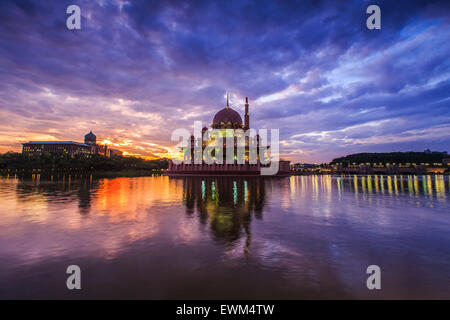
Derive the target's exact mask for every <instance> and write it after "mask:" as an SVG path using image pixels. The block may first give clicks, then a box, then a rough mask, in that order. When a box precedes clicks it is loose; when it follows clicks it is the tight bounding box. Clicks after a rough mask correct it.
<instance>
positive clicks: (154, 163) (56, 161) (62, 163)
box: [0, 152, 169, 171]
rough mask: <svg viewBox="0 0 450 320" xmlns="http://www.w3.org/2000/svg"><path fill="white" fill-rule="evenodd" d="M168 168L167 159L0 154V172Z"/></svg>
mask: <svg viewBox="0 0 450 320" xmlns="http://www.w3.org/2000/svg"><path fill="white" fill-rule="evenodd" d="M168 166H169V161H168V160H167V159H158V160H145V159H142V158H137V157H119V156H112V157H105V156H101V155H91V156H89V157H86V156H83V155H75V156H73V157H70V156H69V155H61V154H50V153H45V154H42V155H27V154H22V153H17V152H7V153H4V154H0V170H7V169H18V170H24V171H31V170H34V169H40V170H60V171H72V170H76V171H126V170H158V169H167V168H168Z"/></svg>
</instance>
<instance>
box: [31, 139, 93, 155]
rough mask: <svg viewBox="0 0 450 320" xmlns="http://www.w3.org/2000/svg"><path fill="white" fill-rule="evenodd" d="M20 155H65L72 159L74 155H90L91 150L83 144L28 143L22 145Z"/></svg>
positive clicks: (66, 142) (72, 142) (64, 142)
mask: <svg viewBox="0 0 450 320" xmlns="http://www.w3.org/2000/svg"><path fill="white" fill-rule="evenodd" d="M22 153H23V154H34V155H39V154H43V153H66V154H69V155H70V156H71V157H72V156H74V155H75V154H85V155H89V154H91V153H92V148H91V146H89V145H86V144H84V143H79V142H74V141H30V142H27V143H24V144H23V145H22Z"/></svg>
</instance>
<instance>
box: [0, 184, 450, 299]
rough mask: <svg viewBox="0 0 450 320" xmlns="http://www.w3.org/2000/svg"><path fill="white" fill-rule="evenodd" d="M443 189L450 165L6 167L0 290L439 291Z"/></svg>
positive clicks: (32, 293) (447, 223) (391, 294)
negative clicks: (248, 171)
mask: <svg viewBox="0 0 450 320" xmlns="http://www.w3.org/2000/svg"><path fill="white" fill-rule="evenodd" d="M449 190H450V184H449V179H448V176H403V177H402V176H380V175H378V176H360V177H358V176H346V177H343V176H342V177H341V176H337V177H335V176H293V177H287V178H271V179H259V178H253V179H243V178H241V179H233V178H217V179H212V178H205V179H202V178H189V179H183V178H169V177H163V176H154V177H139V178H115V179H94V178H92V177H80V176H64V177H52V179H49V178H48V177H47V178H44V177H40V176H39V175H35V176H33V177H28V178H21V177H15V176H9V177H2V178H0V298H148V299H162V298H170V299H172V298H174V299H175V298H178V299H196V298H205V299H215V298H227V299H228V298H230V299H240V298H251V299H265V298H274V299H308V298H309V299H312V298H369V299H370V298H381V299H383V298H447V299H449V298H450V289H449V288H450V210H449V209H450V205H449V204H450V202H449V199H450V193H449ZM71 264H76V265H78V266H80V268H81V270H82V290H81V291H69V290H68V289H67V288H66V278H67V276H68V275H67V274H66V268H67V266H68V265H71ZM373 264H375V265H378V266H380V268H381V272H382V280H381V282H382V289H381V290H372V291H370V290H368V289H367V287H366V279H367V277H368V275H367V274H366V268H367V266H369V265H373Z"/></svg>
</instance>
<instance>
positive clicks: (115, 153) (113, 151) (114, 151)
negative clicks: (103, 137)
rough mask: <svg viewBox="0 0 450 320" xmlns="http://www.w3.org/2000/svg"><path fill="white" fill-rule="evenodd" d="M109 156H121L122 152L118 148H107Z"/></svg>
mask: <svg viewBox="0 0 450 320" xmlns="http://www.w3.org/2000/svg"><path fill="white" fill-rule="evenodd" d="M108 153H109V156H110V157H121V156H122V154H123V152H122V151H120V150H118V149H108Z"/></svg>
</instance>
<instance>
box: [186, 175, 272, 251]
mask: <svg viewBox="0 0 450 320" xmlns="http://www.w3.org/2000/svg"><path fill="white" fill-rule="evenodd" d="M183 201H184V204H185V206H186V212H187V214H188V215H191V214H193V213H194V212H197V213H198V217H199V220H200V222H201V223H202V224H207V223H209V226H210V229H211V231H212V234H213V236H214V239H215V240H217V241H219V242H222V243H224V244H225V245H227V246H232V245H233V243H235V242H236V241H237V240H239V239H240V237H241V236H244V237H245V246H244V254H246V253H248V250H249V246H250V242H251V231H250V223H251V219H252V217H255V218H256V219H261V218H262V212H263V207H264V201H265V183H264V180H262V179H259V178H250V179H242V178H241V179H238V178H234V179H233V178H219V179H212V178H209V179H202V178H185V179H183Z"/></svg>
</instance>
